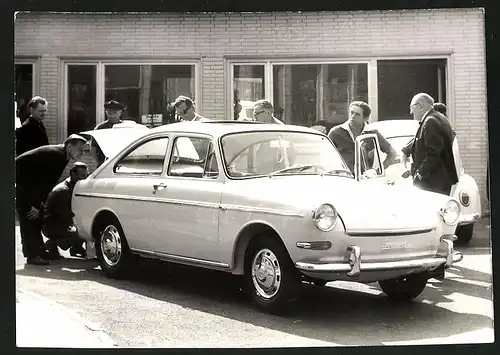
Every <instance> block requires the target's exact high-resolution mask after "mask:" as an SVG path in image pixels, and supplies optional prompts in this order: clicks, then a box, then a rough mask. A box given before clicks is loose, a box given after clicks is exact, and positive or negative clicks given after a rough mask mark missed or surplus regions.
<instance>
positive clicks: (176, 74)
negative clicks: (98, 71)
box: [104, 64, 195, 127]
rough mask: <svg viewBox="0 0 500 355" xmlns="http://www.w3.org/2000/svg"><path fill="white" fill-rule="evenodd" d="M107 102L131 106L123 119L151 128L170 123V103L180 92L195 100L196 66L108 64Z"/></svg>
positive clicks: (123, 115) (106, 75)
mask: <svg viewBox="0 0 500 355" xmlns="http://www.w3.org/2000/svg"><path fill="white" fill-rule="evenodd" d="M104 75H105V82H104V85H105V86H104V88H105V101H109V100H116V101H119V102H121V103H122V104H124V105H126V106H127V109H126V110H125V111H124V112H123V114H122V119H126V120H133V121H135V122H137V123H141V124H144V125H147V126H149V127H155V126H160V125H162V124H165V123H168V122H170V121H171V120H170V118H171V117H170V111H169V110H167V107H168V105H169V104H171V103H173V102H174V101H175V99H176V98H177V97H178V96H179V95H185V96H189V97H191V98H192V99H193V100H194V99H195V80H194V79H195V66H194V65H137V64H130V65H114V64H113V65H110V64H107V65H105V70H104Z"/></svg>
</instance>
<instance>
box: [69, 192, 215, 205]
mask: <svg viewBox="0 0 500 355" xmlns="http://www.w3.org/2000/svg"><path fill="white" fill-rule="evenodd" d="M75 196H82V197H94V198H109V199H113V200H132V201H145V202H156V203H169V204H174V205H184V206H195V207H206V208H219V204H218V203H211V202H198V201H186V200H178V199H173V198H163V197H139V196H128V195H117V194H104V193H97V192H78V193H76V194H75Z"/></svg>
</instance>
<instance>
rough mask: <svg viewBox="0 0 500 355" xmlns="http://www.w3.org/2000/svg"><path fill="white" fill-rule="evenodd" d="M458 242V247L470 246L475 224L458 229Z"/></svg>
mask: <svg viewBox="0 0 500 355" xmlns="http://www.w3.org/2000/svg"><path fill="white" fill-rule="evenodd" d="M456 234H457V240H456V241H455V244H456V245H468V244H469V243H470V241H471V239H472V236H473V234H474V223H470V224H464V225H461V226H458V227H457V231H456Z"/></svg>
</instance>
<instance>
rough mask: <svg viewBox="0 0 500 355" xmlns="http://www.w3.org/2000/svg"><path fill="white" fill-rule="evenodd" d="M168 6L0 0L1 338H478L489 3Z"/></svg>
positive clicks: (86, 342) (487, 310)
mask: <svg viewBox="0 0 500 355" xmlns="http://www.w3.org/2000/svg"><path fill="white" fill-rule="evenodd" d="M165 11H166V12H56V11H18V12H16V13H15V18H14V46H13V48H14V79H15V82H14V99H13V100H14V125H13V127H14V132H12V134H13V135H14V136H15V138H14V140H15V143H14V144H15V147H14V159H13V160H14V164H15V167H14V170H15V214H16V217H15V282H16V284H15V288H16V289H15V294H16V296H15V302H16V303H15V312H16V317H15V323H16V324H15V328H16V335H15V337H16V344H17V347H23V348H24V347H35V348H107V349H110V348H201V349H203V348H263V347H264V348H289V347H290V348H291V347H301V348H308V347H358V346H392V345H409V346H410V345H437V344H486V343H493V342H494V341H495V336H494V307H493V276H492V248H491V217H490V193H489V191H490V188H489V186H490V183H489V181H490V178H489V174H490V168H489V166H490V164H489V155H490V154H489V143H488V102H487V101H488V100H487V99H488V96H487V70H486V40H485V9H484V8H480V7H477V8H433V9H408V10H402V9H400V10H363V11H361V10H359V11H269V12H266V11H262V12H204V11H199V12H173V11H172V12H168V10H165ZM489 79H490V78H488V80H489ZM7 118H8V117H7ZM7 118H5V119H7ZM8 119H9V120H10V118H8ZM490 119H491V118H490ZM264 153H265V154H264ZM48 320H50V325H49V323H48Z"/></svg>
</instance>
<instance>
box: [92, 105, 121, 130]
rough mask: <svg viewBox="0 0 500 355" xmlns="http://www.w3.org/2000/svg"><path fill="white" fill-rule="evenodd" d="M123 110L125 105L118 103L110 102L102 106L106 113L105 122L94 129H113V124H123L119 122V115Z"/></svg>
mask: <svg viewBox="0 0 500 355" xmlns="http://www.w3.org/2000/svg"><path fill="white" fill-rule="evenodd" d="M124 109H125V105H123V104H121V103H120V102H118V101H115V100H111V101H108V102H106V103H105V104H104V110H105V112H106V117H107V119H106V121H104V122H102V123H100V124H98V125H97V126H96V127H95V129H106V128H113V126H114V125H115V124H118V123H123V121H122V120H121V115H122V112H123V110H124Z"/></svg>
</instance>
